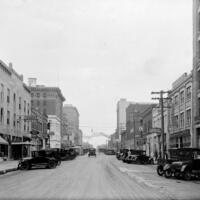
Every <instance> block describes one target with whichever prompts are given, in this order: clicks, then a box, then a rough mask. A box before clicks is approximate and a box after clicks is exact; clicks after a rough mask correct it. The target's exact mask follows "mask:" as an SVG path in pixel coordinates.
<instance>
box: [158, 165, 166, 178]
mask: <svg viewBox="0 0 200 200" xmlns="http://www.w3.org/2000/svg"><path fill="white" fill-rule="evenodd" d="M157 174H158V175H159V176H162V175H163V174H164V171H163V167H162V166H158V167H157Z"/></svg>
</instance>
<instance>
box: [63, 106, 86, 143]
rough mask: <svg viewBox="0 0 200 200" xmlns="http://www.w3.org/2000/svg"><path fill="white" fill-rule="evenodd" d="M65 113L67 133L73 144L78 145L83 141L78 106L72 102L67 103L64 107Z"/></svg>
mask: <svg viewBox="0 0 200 200" xmlns="http://www.w3.org/2000/svg"><path fill="white" fill-rule="evenodd" d="M63 114H64V116H65V119H66V123H67V134H68V135H69V140H70V141H71V142H70V143H71V145H72V146H77V145H79V144H80V140H81V141H82V138H80V137H82V135H81V134H80V131H79V112H78V110H77V108H76V107H74V106H73V105H71V104H66V105H64V107H63Z"/></svg>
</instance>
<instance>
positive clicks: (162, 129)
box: [151, 90, 170, 159]
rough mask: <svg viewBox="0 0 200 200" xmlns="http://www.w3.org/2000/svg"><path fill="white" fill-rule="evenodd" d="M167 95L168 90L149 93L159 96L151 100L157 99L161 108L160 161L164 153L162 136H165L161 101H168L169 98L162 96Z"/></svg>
mask: <svg viewBox="0 0 200 200" xmlns="http://www.w3.org/2000/svg"><path fill="white" fill-rule="evenodd" d="M166 93H167V94H169V93H170V90H168V91H163V90H161V91H160V92H151V94H159V95H160V97H157V98H152V99H154V100H155V99H157V100H159V101H160V107H161V153H162V154H161V157H162V159H164V158H165V152H164V139H165V138H164V134H165V129H164V103H163V99H166V100H167V99H170V98H169V97H166V98H164V97H163V95H164V94H166Z"/></svg>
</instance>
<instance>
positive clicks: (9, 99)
mask: <svg viewBox="0 0 200 200" xmlns="http://www.w3.org/2000/svg"><path fill="white" fill-rule="evenodd" d="M30 114H31V93H30V90H29V89H28V87H27V86H26V85H25V84H24V83H23V76H22V75H19V74H18V73H17V72H16V71H15V70H14V69H13V67H12V64H9V66H7V65H6V64H5V63H4V62H2V61H0V138H1V143H0V149H1V150H0V151H1V153H3V154H4V155H5V156H8V157H9V158H14V159H17V158H20V157H22V156H29V155H30V145H31V144H30V141H31V134H30V130H31V124H30V121H28V120H25V118H26V116H27V115H30ZM2 143H4V144H2Z"/></svg>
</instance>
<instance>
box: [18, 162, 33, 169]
mask: <svg viewBox="0 0 200 200" xmlns="http://www.w3.org/2000/svg"><path fill="white" fill-rule="evenodd" d="M30 168H31V166H30V164H29V163H27V162H24V163H21V165H20V169H21V170H29V169H30Z"/></svg>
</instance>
